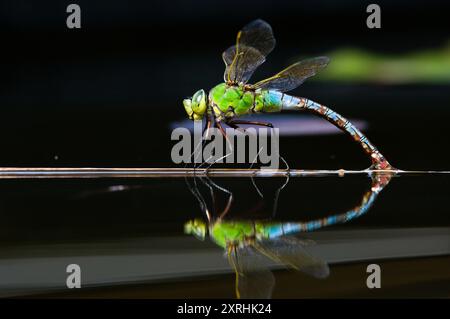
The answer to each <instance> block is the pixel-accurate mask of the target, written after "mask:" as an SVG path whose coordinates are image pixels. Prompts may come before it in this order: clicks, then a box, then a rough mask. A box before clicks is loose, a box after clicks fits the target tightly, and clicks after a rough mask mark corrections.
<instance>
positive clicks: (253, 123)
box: [226, 120, 273, 128]
mask: <svg viewBox="0 0 450 319" xmlns="http://www.w3.org/2000/svg"><path fill="white" fill-rule="evenodd" d="M226 123H227V124H228V125H230V126H231V127H232V125H236V124H249V125H259V126H267V127H271V128H273V124H272V123H269V122H259V121H244V120H229V121H227V122H226Z"/></svg>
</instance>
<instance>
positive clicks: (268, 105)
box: [209, 83, 282, 118]
mask: <svg viewBox="0 0 450 319" xmlns="http://www.w3.org/2000/svg"><path fill="white" fill-rule="evenodd" d="M209 105H210V106H211V107H212V108H213V111H214V113H215V115H216V116H221V115H222V116H225V117H227V118H231V117H235V116H242V115H246V114H250V113H258V112H279V111H281V108H282V99H281V97H280V95H279V94H275V92H272V91H268V90H257V91H254V90H250V89H246V88H245V87H244V86H237V85H227V84H226V83H221V84H218V85H216V86H215V87H214V88H212V89H211V91H210V92H209Z"/></svg>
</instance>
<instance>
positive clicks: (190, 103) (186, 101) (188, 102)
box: [183, 99, 194, 118]
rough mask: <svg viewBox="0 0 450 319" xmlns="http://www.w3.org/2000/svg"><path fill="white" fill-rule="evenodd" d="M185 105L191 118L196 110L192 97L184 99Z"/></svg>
mask: <svg viewBox="0 0 450 319" xmlns="http://www.w3.org/2000/svg"><path fill="white" fill-rule="evenodd" d="M183 106H184V109H185V110H186V113H187V114H188V116H189V118H192V114H193V113H194V111H192V101H191V100H190V99H184V100H183Z"/></svg>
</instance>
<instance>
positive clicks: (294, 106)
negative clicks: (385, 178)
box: [282, 94, 396, 171]
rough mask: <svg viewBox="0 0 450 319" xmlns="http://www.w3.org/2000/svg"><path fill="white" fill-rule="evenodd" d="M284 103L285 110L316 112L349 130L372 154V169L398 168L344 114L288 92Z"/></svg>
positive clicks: (337, 125) (368, 152) (341, 127)
mask: <svg viewBox="0 0 450 319" xmlns="http://www.w3.org/2000/svg"><path fill="white" fill-rule="evenodd" d="M282 105H283V110H306V111H309V112H311V113H314V114H316V115H318V116H320V117H323V118H325V119H326V120H327V121H328V122H330V123H332V124H333V125H335V126H336V127H338V128H339V129H341V130H343V131H345V132H347V133H348V134H349V135H350V136H351V137H352V138H353V140H354V141H356V142H357V143H358V144H359V145H361V147H362V148H363V150H364V151H365V152H366V154H368V155H369V156H370V159H371V161H372V165H371V166H370V167H369V169H370V170H389V171H391V170H396V169H395V168H394V167H393V166H392V165H391V164H389V162H388V161H387V160H386V158H385V157H384V156H383V155H382V154H381V153H380V151H378V149H377V148H376V147H375V145H373V144H372V143H371V142H370V141H369V139H368V138H367V137H366V136H364V134H363V133H362V132H361V131H360V130H358V129H357V128H356V127H355V126H354V125H353V124H352V123H350V121H348V120H347V119H346V118H344V117H343V116H342V115H340V114H338V113H336V112H334V111H333V110H331V109H329V108H328V107H326V106H324V105H321V104H319V103H316V102H314V101H311V100H308V99H305V98H300V97H295V96H291V95H288V94H284V95H283V97H282Z"/></svg>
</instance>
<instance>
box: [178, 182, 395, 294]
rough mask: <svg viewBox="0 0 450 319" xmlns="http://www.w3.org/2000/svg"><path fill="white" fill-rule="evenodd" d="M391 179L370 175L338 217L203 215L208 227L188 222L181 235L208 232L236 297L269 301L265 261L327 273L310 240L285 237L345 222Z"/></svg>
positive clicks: (269, 283)
mask: <svg viewBox="0 0 450 319" xmlns="http://www.w3.org/2000/svg"><path fill="white" fill-rule="evenodd" d="M391 177H392V175H373V176H372V185H371V188H370V190H368V191H367V192H366V193H365V194H364V195H363V197H362V200H361V203H360V204H359V205H357V206H356V207H355V208H353V209H351V210H349V211H347V212H345V213H342V214H336V215H330V216H328V217H324V218H321V219H317V220H312V221H308V222H284V223H276V222H270V221H236V220H225V219H223V218H222V217H223V216H221V217H219V218H217V219H211V218H210V217H209V215H207V217H208V221H209V223H208V225H207V224H206V223H205V222H203V221H202V220H199V219H195V220H191V221H188V222H187V223H186V224H185V226H184V229H185V233H188V234H193V235H195V236H196V237H198V238H200V239H204V238H205V236H206V233H207V232H208V233H209V236H210V238H211V239H212V240H213V241H214V242H215V243H216V244H217V245H219V246H220V247H222V248H224V249H225V250H226V253H227V257H228V261H229V263H230V265H231V266H232V267H233V269H234V271H235V273H236V296H237V297H238V298H270V297H271V294H272V290H273V287H274V284H275V280H274V277H273V274H272V273H271V272H270V270H269V268H268V267H267V258H269V259H271V260H273V261H275V262H278V263H281V264H283V265H285V266H287V267H290V268H293V269H296V270H300V271H302V272H304V273H306V274H309V275H312V276H314V277H316V278H325V277H327V276H328V274H329V268H328V265H327V264H326V263H325V262H324V261H322V260H320V259H318V258H316V257H314V256H312V255H310V254H309V253H308V252H307V250H306V249H305V247H306V246H308V245H309V244H311V241H306V240H301V239H298V238H295V237H293V236H289V235H295V234H298V233H302V232H310V231H314V230H317V229H320V228H322V227H325V226H330V225H335V224H338V223H345V222H348V221H350V220H352V219H354V218H357V217H359V216H361V215H362V214H364V213H366V212H367V211H368V209H369V208H370V207H371V206H372V204H373V202H374V201H375V199H376V197H377V196H378V194H379V193H380V192H381V190H382V189H383V188H384V187H385V186H386V185H387V184H388V183H389V181H390V178H391ZM203 207H204V206H203ZM264 257H267V258H264Z"/></svg>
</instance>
